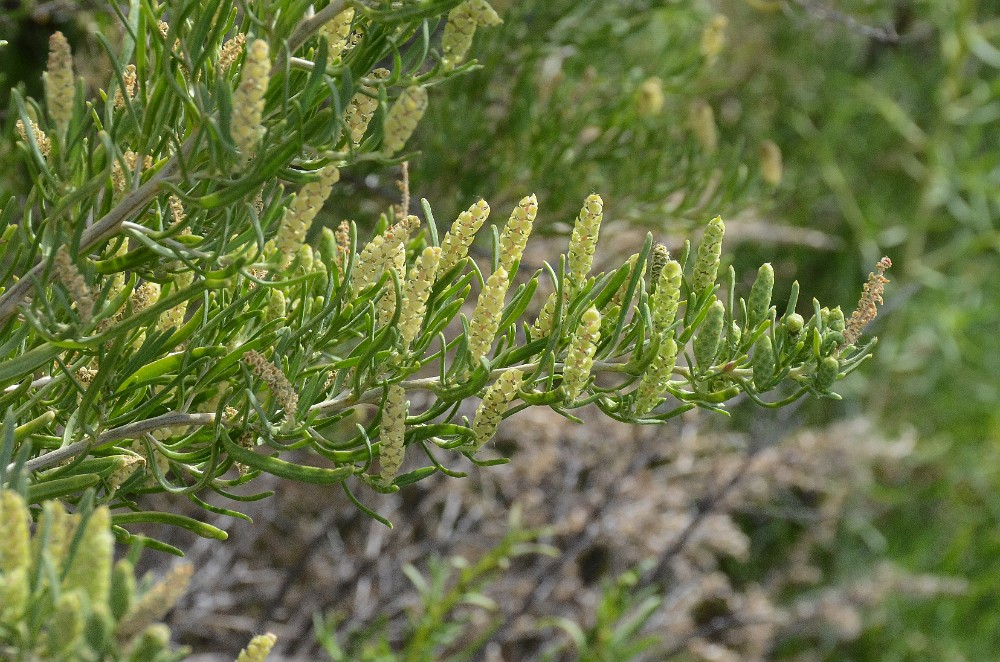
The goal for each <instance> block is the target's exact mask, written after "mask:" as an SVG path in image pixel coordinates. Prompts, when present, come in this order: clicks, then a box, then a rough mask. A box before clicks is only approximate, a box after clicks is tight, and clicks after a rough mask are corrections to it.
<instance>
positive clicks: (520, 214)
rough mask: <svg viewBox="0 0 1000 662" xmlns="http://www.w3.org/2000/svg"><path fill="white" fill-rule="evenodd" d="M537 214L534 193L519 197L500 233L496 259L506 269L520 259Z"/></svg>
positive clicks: (509, 268)
mask: <svg viewBox="0 0 1000 662" xmlns="http://www.w3.org/2000/svg"><path fill="white" fill-rule="evenodd" d="M536 215H538V199H537V198H536V197H535V196H534V194H532V195H529V196H526V197H524V198H521V201H520V202H518V203H517V206H516V207H514V211H513V212H511V215H510V219H509V220H508V221H507V225H505V226H504V228H503V232H502V233H501V234H500V254H499V255H498V261H499V262H500V266H501V267H503V268H504V269H505V270H506V271H510V270H511V269H512V268H513V266H514V263H515V262H517V261H518V260H520V259H521V255H522V254H523V253H524V247H525V246H526V245H527V244H528V235H530V234H531V227H532V224H533V223H534V222H535V216H536Z"/></svg>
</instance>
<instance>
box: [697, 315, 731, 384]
mask: <svg viewBox="0 0 1000 662" xmlns="http://www.w3.org/2000/svg"><path fill="white" fill-rule="evenodd" d="M725 317H726V307H725V306H724V305H722V302H721V301H719V300H718V299H716V300H715V301H714V302H713V303H712V305H711V306H710V307H709V309H708V315H706V316H705V319H704V321H702V323H701V326H700V327H699V328H698V335H697V336H695V338H694V342H693V343H692V345H693V347H692V349H693V350H694V358H695V361H697V362H698V366H699V367H700V368H701V369H703V370H707V369H708V368H710V367H711V365H712V362H713V361H714V360H715V355H716V354H717V353H718V351H719V341H721V340H722V327H723V324H724V322H725Z"/></svg>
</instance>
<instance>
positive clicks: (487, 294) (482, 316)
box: [468, 266, 510, 370]
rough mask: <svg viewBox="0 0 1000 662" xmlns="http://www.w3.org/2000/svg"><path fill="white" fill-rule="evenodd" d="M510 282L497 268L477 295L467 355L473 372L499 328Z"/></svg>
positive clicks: (501, 268)
mask: <svg viewBox="0 0 1000 662" xmlns="http://www.w3.org/2000/svg"><path fill="white" fill-rule="evenodd" d="M509 286H510V280H509V278H508V276H507V270H506V269H504V268H503V267H502V266H500V267H497V270H496V271H494V272H493V275H492V276H490V277H489V278H488V279H487V280H486V286H485V287H483V291H482V292H480V293H479V300H478V301H477V302H476V310H475V312H474V313H472V320H470V321H469V341H468V342H469V353H470V354H471V355H472V357H471V358H472V362H471V369H472V370H475V369H476V367H477V366H479V362H480V361H481V360H482V359H483V357H484V356H486V354H487V353H488V352H489V351H490V347H492V346H493V338H494V337H496V334H497V328H498V327H499V326H500V314H501V313H502V312H503V304H504V296H506V294H507V288H508V287H509Z"/></svg>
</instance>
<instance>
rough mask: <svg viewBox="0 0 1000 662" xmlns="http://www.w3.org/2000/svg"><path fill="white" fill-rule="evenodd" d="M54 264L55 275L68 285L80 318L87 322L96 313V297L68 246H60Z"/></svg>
mask: <svg viewBox="0 0 1000 662" xmlns="http://www.w3.org/2000/svg"><path fill="white" fill-rule="evenodd" d="M52 265H53V271H54V272H55V276H56V277H57V278H59V280H60V281H61V282H62V284H63V285H64V286H65V287H66V291H67V292H69V296H70V298H71V299H72V300H73V302H74V303H75V304H76V311H77V313H79V315H80V319H81V320H83V322H84V323H85V324H86V323H87V322H89V321H90V318H91V317H92V316H93V313H94V297H93V295H92V294H91V293H90V288H89V287H88V286H87V281H86V280H84V278H83V274H82V273H80V270H79V269H78V268H77V266H76V264H74V262H73V260H72V258H70V256H69V250H68V249H67V248H66V246H60V247H59V249H58V250H57V251H56V254H55V257H54V258H53V261H52Z"/></svg>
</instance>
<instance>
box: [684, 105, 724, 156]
mask: <svg viewBox="0 0 1000 662" xmlns="http://www.w3.org/2000/svg"><path fill="white" fill-rule="evenodd" d="M688 126H689V127H690V128H691V133H693V134H694V137H695V138H696V139H697V140H698V143H699V144H700V145H701V148H702V150H703V151H704V152H705V153H706V154H714V153H715V150H717V149H718V148H719V130H718V129H717V128H716V126H715V111H713V110H712V107H711V106H710V105H708V103H707V102H705V101H696V102H695V103H694V104H692V106H691V109H690V111H689V112H688Z"/></svg>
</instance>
